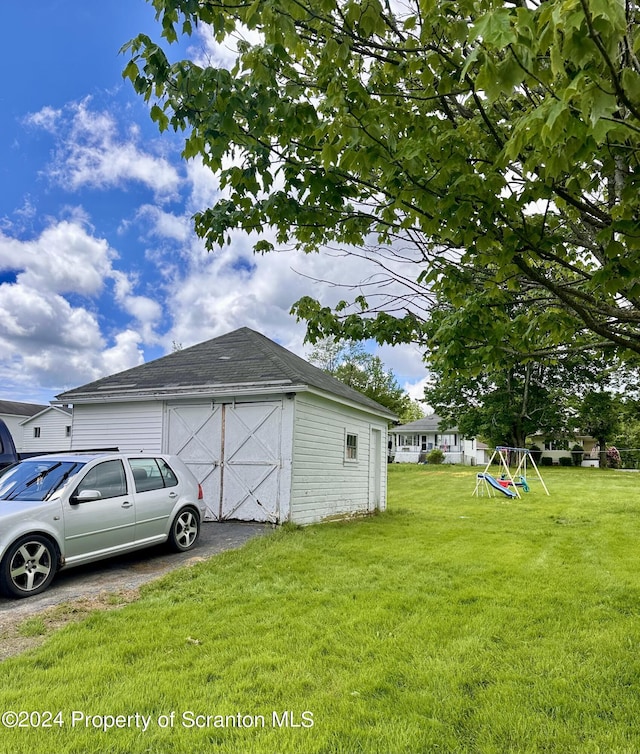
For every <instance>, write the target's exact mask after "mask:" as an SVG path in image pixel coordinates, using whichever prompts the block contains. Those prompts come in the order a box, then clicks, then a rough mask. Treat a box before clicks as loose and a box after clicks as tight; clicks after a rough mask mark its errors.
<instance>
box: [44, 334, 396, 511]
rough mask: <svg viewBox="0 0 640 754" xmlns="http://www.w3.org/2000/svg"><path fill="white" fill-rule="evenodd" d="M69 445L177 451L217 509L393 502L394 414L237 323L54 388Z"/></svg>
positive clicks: (337, 507)
mask: <svg viewBox="0 0 640 754" xmlns="http://www.w3.org/2000/svg"><path fill="white" fill-rule="evenodd" d="M57 398H58V400H59V401H60V402H61V403H62V404H73V431H72V441H71V445H72V449H74V450H75V449H83V448H96V447H100V446H109V447H111V446H115V447H119V448H120V449H121V450H123V451H126V452H136V453H157V452H167V453H173V454H176V455H178V456H180V457H181V458H182V459H183V460H184V461H185V463H186V464H187V465H188V466H189V467H190V468H191V469H192V471H193V472H194V474H195V475H196V477H197V478H198V481H200V483H201V484H202V485H203V489H204V493H205V500H206V503H207V505H208V507H209V510H210V513H211V517H212V518H214V519H216V520H225V519H237V520H246V521H271V522H278V523H279V522H284V521H289V520H290V521H293V522H295V523H300V524H306V523H311V522H314V521H320V520H324V519H327V518H332V517H341V516H346V515H352V514H358V513H366V512H371V511H374V510H379V509H384V508H385V507H386V462H385V451H386V448H387V426H388V422H390V421H392V420H393V419H395V418H396V417H395V415H394V414H392V413H391V412H390V411H389V410H388V409H386V408H385V407H384V406H381V405H380V404H378V403H376V402H375V401H373V400H371V399H369V398H367V397H366V396H364V395H362V394H361V393H359V392H357V391H355V390H353V389H352V388H350V387H347V386H346V385H345V384H344V383H342V382H340V381H339V380H337V379H335V378H334V377H332V376H330V375H328V374H326V373H325V372H323V371H322V370H320V369H318V368H316V367H314V366H312V365H311V364H309V363H308V362H306V361H304V359H301V358H299V357H298V356H296V355H294V354H293V353H291V352H290V351H287V350H286V349H285V348H282V346H279V345H278V344H276V343H274V342H273V341H271V340H269V339H268V338H266V337H264V336H263V335H261V334H260V333H257V332H255V331H253V330H250V329H248V328H241V329H239V330H235V331H234V332H231V333H228V334H227V335H223V336H221V337H219V338H215V339H213V340H209V341H206V342H205V343H200V344H198V345H196V346H192V347H191V348H186V349H184V350H180V351H177V352H175V353H172V354H169V355H168V356H165V357H163V358H161V359H157V360H156V361H152V362H149V363H147V364H143V365H141V366H139V367H135V368H133V369H130V370H127V371H125V372H121V373H119V374H116V375H113V376H110V377H105V378H103V379H101V380H98V381H96V382H93V383H90V384H88V385H84V386H82V387H79V388H76V389H74V390H70V391H68V392H66V393H63V394H61V395H59V396H57Z"/></svg>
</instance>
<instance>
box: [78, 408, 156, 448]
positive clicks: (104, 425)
mask: <svg viewBox="0 0 640 754" xmlns="http://www.w3.org/2000/svg"><path fill="white" fill-rule="evenodd" d="M162 417H163V403H162V402H161V401H144V402H143V401H141V402H139V403H137V402H131V403H101V404H91V405H86V406H84V405H82V404H77V405H75V406H74V409H73V434H72V444H71V447H72V449H73V450H83V449H84V450H88V449H95V448H119V449H120V450H121V451H123V452H125V453H140V452H141V453H161V452H162Z"/></svg>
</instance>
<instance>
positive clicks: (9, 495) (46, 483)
mask: <svg viewBox="0 0 640 754" xmlns="http://www.w3.org/2000/svg"><path fill="white" fill-rule="evenodd" d="M83 466H84V463H79V462H76V461H56V460H42V459H40V460H37V461H22V462H21V463H17V464H14V465H13V466H10V467H9V468H7V469H6V470H4V471H3V473H2V474H1V475H0V476H1V478H0V499H2V500H53V499H55V497H56V496H58V495H59V494H60V492H61V491H62V489H63V488H64V487H65V486H66V484H67V483H68V482H69V481H70V480H71V478H72V477H73V476H74V475H75V474H77V473H78V471H79V470H80V469H81V468H82V467H83Z"/></svg>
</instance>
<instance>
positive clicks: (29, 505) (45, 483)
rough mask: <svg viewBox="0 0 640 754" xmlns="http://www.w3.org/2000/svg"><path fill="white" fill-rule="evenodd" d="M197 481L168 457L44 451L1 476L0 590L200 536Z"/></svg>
mask: <svg viewBox="0 0 640 754" xmlns="http://www.w3.org/2000/svg"><path fill="white" fill-rule="evenodd" d="M204 514H205V505H204V500H203V496H202V487H201V486H200V485H199V484H198V482H197V480H196V478H195V477H194V476H193V474H192V473H191V472H190V471H189V469H188V468H187V467H186V466H185V465H184V463H183V462H182V461H181V460H180V459H179V458H177V457H175V456H166V455H157V454H154V455H133V454H125V453H114V454H108V455H106V454H104V453H102V454H95V453H94V454H84V453H78V454H72V453H64V454H60V455H47V456H38V457H36V458H30V459H28V460H25V461H21V462H20V463H18V464H16V465H15V466H11V467H10V468H8V469H6V470H5V471H3V472H2V475H1V476H0V591H1V592H2V593H3V594H5V595H6V596H11V597H29V596H31V595H34V594H38V593H39V592H42V591H44V590H45V589H46V588H47V587H48V586H49V584H50V583H51V581H52V580H53V578H54V576H55V574H56V572H57V571H58V570H59V569H61V568H70V567H72V566H77V565H82V564H84V563H90V562H92V561H94V560H102V559H103V558H109V557H111V556H113V555H121V554H122V553H125V552H131V551H132V550H140V549H142V548H144V547H150V546H151V545H157V544H159V543H162V542H169V544H170V545H171V547H172V548H173V549H175V550H178V551H185V550H189V549H191V548H192V547H193V546H194V545H195V543H196V541H197V539H198V536H199V534H200V525H201V522H202V520H203V519H204Z"/></svg>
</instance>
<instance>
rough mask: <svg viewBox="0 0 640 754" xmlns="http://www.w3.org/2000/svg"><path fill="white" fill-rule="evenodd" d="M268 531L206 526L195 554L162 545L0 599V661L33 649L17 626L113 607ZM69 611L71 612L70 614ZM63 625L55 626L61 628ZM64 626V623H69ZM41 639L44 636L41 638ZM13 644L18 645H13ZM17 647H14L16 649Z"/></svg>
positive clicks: (229, 524) (247, 525)
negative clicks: (64, 612) (68, 607)
mask: <svg viewBox="0 0 640 754" xmlns="http://www.w3.org/2000/svg"><path fill="white" fill-rule="evenodd" d="M271 531H272V528H271V526H269V525H267V524H256V523H237V522H224V523H219V522H205V523H203V524H202V530H201V533H200V539H199V540H198V543H197V545H196V546H195V548H194V549H193V550H190V551H189V552H180V553H173V552H170V551H169V550H168V548H167V546H166V545H160V546H158V547H151V548H149V549H147V550H140V551H139V552H135V553H131V554H129V555H121V556H120V557H117V558H112V559H110V560H104V561H100V562H97V563H92V564H91V565H86V566H79V567H77V568H71V569H69V570H68V571H61V572H60V573H59V574H58V575H57V576H56V578H55V579H54V581H53V583H52V585H51V586H50V587H49V589H47V590H46V591H45V592H43V593H42V594H38V595H36V596H35V597H27V598H26V599H22V600H12V599H6V598H4V597H0V640H2V642H3V643H4V644H5V646H4V647H3V649H4V650H7V651H0V659H3V657H6V656H9V655H11V654H16V653H17V652H19V651H21V649H26V648H28V647H29V646H33V644H34V643H38V642H37V641H28V640H25V639H24V638H22V641H21V642H20V636H19V632H18V630H17V629H18V626H19V625H20V624H21V623H22V622H24V621H25V620H26V619H28V618H32V617H35V616H39V615H41V614H43V615H50V614H52V613H53V612H55V608H56V607H57V606H59V605H62V604H69V603H71V604H72V605H73V604H77V605H78V610H77V611H76V612H77V613H78V617H82V615H81V614H82V613H83V612H84V613H86V612H88V611H89V610H90V609H93V608H100V607H101V608H108V607H114V605H116V606H117V601H110V600H109V599H108V598H109V595H112V596H113V595H114V594H118V595H126V597H125V598H123V602H127V601H131V600H132V599H134V598H135V597H136V596H137V591H138V588H139V587H140V586H141V585H142V584H145V583H147V582H149V581H153V580H154V579H157V578H159V577H160V576H163V575H164V574H165V573H168V572H169V571H172V570H174V569H175V568H178V567H180V566H182V565H187V564H189V563H196V562H198V561H201V560H206V559H207V558H210V557H212V556H213V555H216V554H218V553H220V552H224V551H225V550H233V549H236V548H238V547H241V546H242V545H243V544H244V543H245V542H246V541H248V540H249V539H252V538H253V537H257V536H261V535H264V534H268V533H269V532H271ZM70 612H73V611H70ZM64 622H65V621H64V620H62V621H58V623H64ZM67 622H68V621H67ZM43 638H44V637H43ZM16 641H17V644H16ZM14 644H16V646H14Z"/></svg>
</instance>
